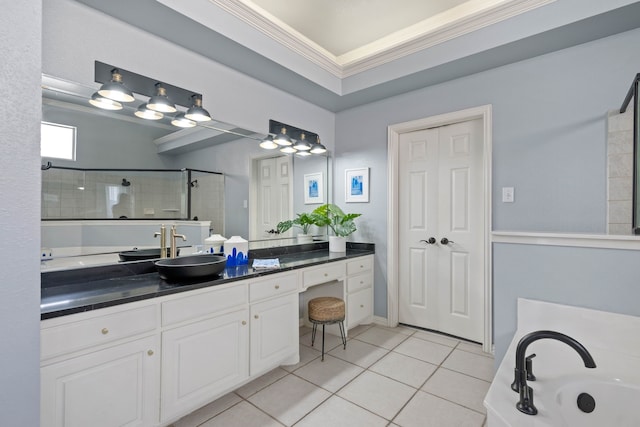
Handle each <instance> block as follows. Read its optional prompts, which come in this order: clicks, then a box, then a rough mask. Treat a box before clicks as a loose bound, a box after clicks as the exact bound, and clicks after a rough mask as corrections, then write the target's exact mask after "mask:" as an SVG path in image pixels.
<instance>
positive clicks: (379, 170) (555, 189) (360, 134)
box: [335, 30, 640, 347]
mask: <svg viewBox="0 0 640 427" xmlns="http://www.w3.org/2000/svg"><path fill="white" fill-rule="evenodd" d="M639 42H640V30H634V31H629V32H626V33H622V34H619V35H616V36H612V37H609V38H605V39H600V40H597V41H595V42H592V43H588V44H584V45H580V46H577V47H574V48H571V49H566V50H562V51H558V52H555V53H552V54H548V55H544V56H540V57H536V58H532V59H530V60H526V61H522V62H519V63H515V64H511V65H507V66H504V67H500V68H497V69H494V70H490V71H486V72H483V73H479V74H475V75H472V76H469V77H466V78H462V79H458V80H453V81H450V82H448V83H444V84H441V85H437V86H432V87H428V88H425V89H421V90H418V91H414V92H410V93H407V94H404V95H399V96H396V97H393V98H389V99H387V100H384V101H380V102H376V103H372V104H368V105H365V106H362V107H358V108H354V109H351V110H347V111H344V112H341V113H338V114H337V117H336V149H337V150H336V151H337V155H336V170H335V180H336V187H335V188H336V192H335V196H336V197H335V200H336V201H337V203H339V204H343V203H344V191H342V188H343V187H344V169H345V168H352V167H360V166H369V167H371V178H370V181H371V187H370V188H371V196H370V197H371V202H370V203H369V204H358V205H349V207H348V209H349V210H354V211H357V212H361V213H363V214H364V215H363V217H362V218H360V219H358V220H357V221H358V222H359V224H360V226H359V231H358V232H357V235H356V239H358V240H364V241H372V242H374V243H376V261H377V262H376V270H375V274H376V279H375V314H376V315H378V316H383V317H384V316H386V314H387V307H386V303H387V301H386V280H387V271H386V262H387V259H386V251H387V242H386V236H387V223H386V221H387V188H386V187H387V170H386V169H387V126H389V125H391V124H395V123H401V122H405V121H409V120H414V119H419V118H423V117H429V116H433V115H437V114H442V113H447V112H451V111H457V110H462V109H465V108H469V107H474V106H479V105H485V104H492V105H493V194H494V198H493V199H494V200H493V229H494V230H528V231H565V232H588V233H599V232H604V231H605V226H606V173H605V172H606V112H607V111H608V110H610V109H614V108H616V107H619V106H620V104H621V103H622V100H623V98H624V96H625V94H626V92H627V90H628V87H629V85H630V83H631V80H632V79H633V77H634V76H635V74H636V73H637V72H638V71H640V55H638V54H637V45H638V43H639ZM503 186H513V187H515V200H516V202H515V203H513V204H502V203H501V202H500V198H499V197H497V195H499V194H501V192H500V189H501V187H503ZM352 206H353V207H352ZM541 250H542V251H544V250H545V248H542V249H541ZM605 252H606V251H605ZM617 253H618V252H617V251H613V252H612V255H611V257H613V258H615V257H616V254H617ZM493 262H494V269H495V270H496V271H501V269H502V268H503V266H504V263H507V262H513V260H511V259H509V260H507V259H503V253H502V252H497V253H496V254H495V257H494V260H493ZM523 262H524V263H525V264H527V261H526V260H523ZM527 265H529V264H527ZM532 265H535V264H532ZM618 267H619V265H618V264H617V263H616V264H608V263H606V262H605V263H599V264H598V267H597V268H598V269H601V270H602V271H606V272H615V271H617V268H618ZM507 272H508V273H509V274H507ZM507 272H505V273H504V274H502V275H500V276H499V277H496V278H495V283H494V286H495V291H496V292H495V296H494V303H495V304H494V315H495V319H496V322H495V323H496V324H498V323H500V322H503V321H507V323H506V324H502V323H501V324H500V328H504V329H502V331H501V334H500V335H499V336H497V337H496V345H497V346H498V347H501V346H503V344H504V340H505V339H506V335H507V333H506V332H507V331H513V330H515V323H513V319H511V318H510V317H509V316H508V315H507V314H506V313H512V310H514V309H515V304H516V302H515V297H516V296H517V295H519V294H520V293H524V289H521V285H520V283H522V276H523V275H526V274H527V272H528V270H515V271H514V270H507ZM585 280H586V281H587V283H585V284H584V285H585V286H587V287H591V288H592V289H594V290H596V289H602V286H603V284H602V283H601V282H600V281H598V280H596V279H595V277H586V278H585ZM560 286H563V285H562V284H560ZM505 287H513V291H512V293H510V294H509V296H508V297H507V296H505V295H503V294H501V292H502V290H503V289H505ZM547 290H548V292H546V293H542V294H541V295H540V297H541V298H542V299H547V300H550V299H553V298H554V297H555V295H556V292H558V291H557V289H556V288H554V287H549V288H548V289H547ZM521 291H522V292H521ZM629 292H631V289H629ZM602 293H603V295H602V297H601V300H600V302H601V304H602V306H605V305H606V306H607V308H609V309H614V310H615V308H616V306H617V304H616V303H615V301H617V299H618V298H619V295H616V296H614V295H612V294H611V293H610V292H605V291H604V290H603V292H602ZM596 308H597V307H596ZM503 310H507V311H506V312H503ZM638 314H640V313H638Z"/></svg>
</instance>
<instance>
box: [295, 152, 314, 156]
mask: <svg viewBox="0 0 640 427" xmlns="http://www.w3.org/2000/svg"><path fill="white" fill-rule="evenodd" d="M310 155H311V153H310V152H309V151H298V152H297V153H296V156H300V157H306V156H310Z"/></svg>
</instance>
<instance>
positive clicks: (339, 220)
mask: <svg viewBox="0 0 640 427" xmlns="http://www.w3.org/2000/svg"><path fill="white" fill-rule="evenodd" d="M312 213H313V214H317V215H319V216H320V217H321V220H320V221H319V222H318V223H316V225H318V226H324V225H326V226H328V227H329V228H330V229H331V231H333V234H334V235H333V236H329V252H346V250H347V236H349V235H350V234H351V233H353V232H354V231H356V224H355V222H353V220H354V219H356V218H358V217H359V216H361V215H362V214H357V213H344V212H343V210H342V209H340V208H339V207H338V206H337V205H334V204H332V203H328V204H326V205H322V206H320V207H318V208H316V209H315V210H314V211H313V212H312Z"/></svg>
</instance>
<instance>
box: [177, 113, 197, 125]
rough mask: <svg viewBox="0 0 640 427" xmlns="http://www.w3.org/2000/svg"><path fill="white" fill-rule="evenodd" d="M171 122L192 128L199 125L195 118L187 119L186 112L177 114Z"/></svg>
mask: <svg viewBox="0 0 640 427" xmlns="http://www.w3.org/2000/svg"><path fill="white" fill-rule="evenodd" d="M171 124H172V125H174V126H177V127H179V128H192V127H194V126H196V125H197V123H196V122H194V121H193V120H189V119H187V118H186V117H185V116H184V113H178V114H176V116H175V117H174V118H173V120H171Z"/></svg>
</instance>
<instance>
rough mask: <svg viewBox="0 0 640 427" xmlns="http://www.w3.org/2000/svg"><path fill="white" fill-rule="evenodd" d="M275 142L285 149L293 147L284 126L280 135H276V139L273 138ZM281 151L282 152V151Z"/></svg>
mask: <svg viewBox="0 0 640 427" xmlns="http://www.w3.org/2000/svg"><path fill="white" fill-rule="evenodd" d="M273 141H274V142H275V143H276V144H278V145H282V146H284V147H287V146H289V145H293V142H292V141H291V138H289V135H287V128H286V127H284V126H283V127H282V130H281V131H280V133H279V134H278V135H276V137H275V138H273ZM280 151H282V150H280ZM294 152H295V151H294Z"/></svg>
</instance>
